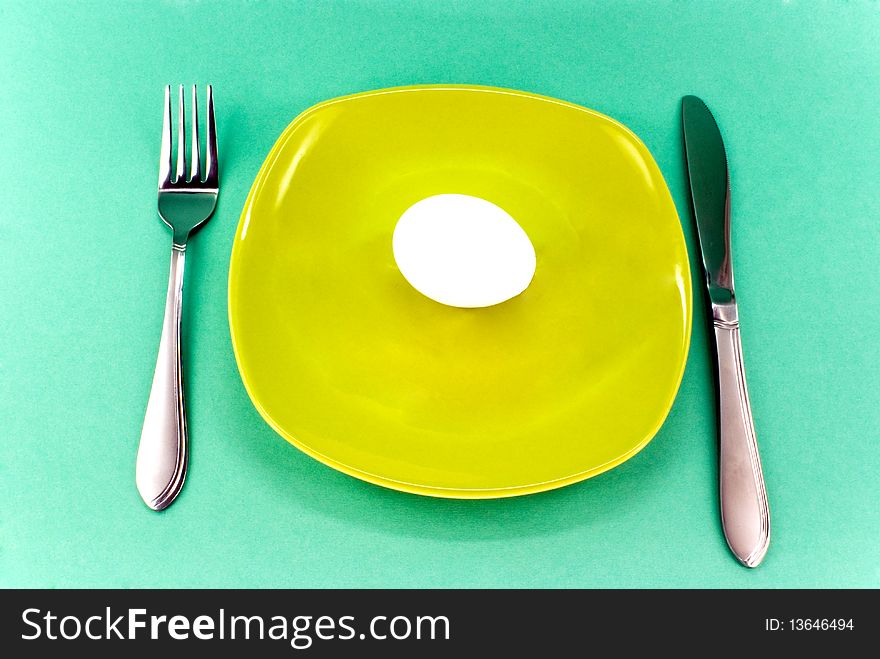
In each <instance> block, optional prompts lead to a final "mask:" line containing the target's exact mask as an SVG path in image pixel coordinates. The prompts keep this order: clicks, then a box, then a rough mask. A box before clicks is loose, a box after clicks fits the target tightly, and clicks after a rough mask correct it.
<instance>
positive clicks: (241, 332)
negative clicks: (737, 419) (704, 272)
mask: <svg viewBox="0 0 880 659" xmlns="http://www.w3.org/2000/svg"><path fill="white" fill-rule="evenodd" d="M446 193H459V194H466V195H473V196H476V197H480V198H483V199H487V200H489V201H491V202H493V203H494V204H497V205H498V206H500V207H501V208H503V209H504V210H506V211H507V212H508V213H509V214H510V215H511V216H512V217H513V218H514V219H515V220H516V221H517V222H518V223H519V224H520V225H521V226H522V227H523V229H524V230H525V232H526V234H527V235H528V237H529V238H530V240H531V242H532V244H533V245H534V248H535V252H536V255H537V268H536V271H535V276H534V279H533V280H532V283H531V285H530V286H529V287H528V288H527V289H526V290H525V291H524V292H523V293H522V294H520V295H518V296H517V297H514V298H512V299H510V300H508V301H507V302H504V303H502V304H499V305H496V306H492V307H487V308H478V309H462V308H457V307H450V306H446V305H443V304H439V303H437V302H435V301H433V300H431V299H429V298H427V297H425V296H423V295H422V294H420V293H419V292H417V291H416V290H415V289H414V288H413V287H412V286H410V285H409V283H408V282H407V281H406V279H404V277H403V275H402V274H401V272H400V271H399V270H398V268H397V266H396V264H395V261H394V257H393V254H392V234H393V231H394V228H395V224H396V223H397V220H398V219H399V218H400V216H401V214H402V213H403V212H404V211H405V210H406V209H407V208H409V207H410V206H411V205H413V204H414V203H416V202H417V201H419V200H421V199H424V198H426V197H429V196H432V195H437V194H446ZM229 322H230V328H231V332H232V342H233V346H234V350H235V356H236V360H237V362H238V367H239V370H240V372H241V376H242V380H243V381H244V384H245V387H246V388H247V391H248V394H249V395H250V397H251V400H252V401H253V403H254V405H255V406H256V407H257V409H258V410H259V411H260V414H262V416H263V417H264V418H265V419H266V421H267V422H268V423H269V424H270V425H271V426H272V427H273V428H274V429H275V430H276V431H277V432H278V433H279V434H280V435H281V436H282V437H284V438H285V439H287V440H288V441H290V442H291V443H292V444H294V445H296V446H297V447H299V448H300V449H302V450H303V451H305V452H306V453H308V454H309V455H311V456H312V457H314V458H316V459H318V460H320V461H322V462H324V463H326V464H328V465H330V466H332V467H334V468H336V469H339V470H341V471H344V472H346V473H348V474H351V475H353V476H356V477H358V478H362V479H364V480H367V481H370V482H373V483H377V484H379V485H384V486H386V487H391V488H395V489H399V490H404V491H407V492H414V493H418V494H428V495H433V496H446V497H461V498H481V497H502V496H512V495H518V494H527V493H530V492H538V491H541V490H547V489H551V488H554V487H559V486H562V485H566V484H568V483H573V482H575V481H579V480H582V479H584V478H588V477H590V476H593V475H595V474H598V473H600V472H602V471H605V470H607V469H610V468H611V467H613V466H615V465H617V464H620V463H621V462H623V461H624V460H626V459H627V458H629V457H631V456H633V455H634V454H635V453H637V452H638V451H639V450H640V449H641V448H642V447H644V446H645V444H647V443H648V442H649V441H650V439H651V438H652V437H653V436H654V434H655V433H656V432H657V430H658V429H659V427H660V425H661V424H662V423H663V420H664V419H665V418H666V415H667V414H668V412H669V409H670V407H671V405H672V402H673V399H674V398H675V394H676V391H677V390H678V386H679V383H680V381H681V377H682V372H683V370H684V364H685V359H686V356H687V350H688V344H689V340H690V330H691V285H690V274H689V266H688V259H687V253H686V249H685V242H684V237H683V235H682V231H681V227H680V225H679V221H678V216H677V214H676V211H675V207H674V205H673V203H672V199H671V197H670V194H669V190H668V189H667V187H666V184H665V182H664V180H663V176H662V175H661V173H660V171H659V169H658V168H657V165H656V163H655V162H654V160H653V158H652V157H651V154H650V153H649V152H648V150H647V149H646V148H645V146H644V144H642V142H641V141H640V140H639V139H638V138H637V137H636V136H635V135H634V134H633V133H632V132H630V131H629V130H628V129H627V128H626V127H625V126H623V125H622V124H620V123H618V122H616V121H614V120H613V119H610V118H609V117H606V116H604V115H602V114H599V113H597V112H594V111H592V110H588V109H586V108H583V107H580V106H577V105H573V104H571V103H566V102H562V101H558V100H555V99H550V98H545V97H541V96H536V95H534V94H528V93H524V92H518V91H511V90H504V89H495V88H488V87H471V86H424V87H404V88H398V89H387V90H381V91H375V92H368V93H362V94H356V95H354V96H347V97H344V98H339V99H334V100H331V101H327V102H324V103H321V104H319V105H316V106H314V107H313V108H311V109H309V110H307V111H306V112H304V113H303V114H301V115H300V116H299V117H297V118H296V119H295V120H294V121H293V123H291V124H290V126H288V127H287V129H286V130H285V131H284V132H283V133H282V135H281V137H280V138H279V139H278V142H277V143H276V144H275V146H274V147H273V149H272V151H271V152H270V153H269V156H268V157H267V159H266V162H265V163H264V164H263V167H262V169H261V170H260V172H259V174H258V176H257V179H256V181H255V182H254V185H253V187H252V189H251V192H250V195H249V196H248V199H247V202H246V204H245V208H244V211H243V213H242V216H241V221H240V223H239V226H238V231H237V234H236V238H235V243H234V246H233V250H232V261H231V264H230V273H229Z"/></svg>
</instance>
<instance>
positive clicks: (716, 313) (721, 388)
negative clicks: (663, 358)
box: [681, 96, 770, 567]
mask: <svg viewBox="0 0 880 659" xmlns="http://www.w3.org/2000/svg"><path fill="white" fill-rule="evenodd" d="M681 116H682V130H683V133H684V144H685V154H686V159H687V172H688V180H689V183H690V190H691V200H692V202H693V209H694V217H695V218H696V223H697V234H698V236H699V243H700V252H701V255H702V257H703V270H704V272H705V276H706V287H707V289H708V291H709V302H710V303H711V311H712V325H713V329H714V334H715V348H716V350H715V354H716V359H717V368H718V402H719V409H718V420H719V486H720V487H719V490H720V498H721V523H722V527H723V529H724V536H725V538H726V540H727V544H728V546H729V547H730V549H731V551H732V552H733V553H734V555H735V556H736V557H737V559H738V560H739V561H740V562H741V563H742V564H743V565H745V566H747V567H757V566H758V565H759V564H760V563H761V561H762V560H763V559H764V556H765V555H766V553H767V548H768V546H769V544H770V509H769V505H768V502H767V490H766V487H765V485H764V475H763V470H762V468H761V459H760V456H759V454H758V443H757V438H756V436H755V426H754V420H753V418H752V410H751V405H750V403H749V394H748V388H747V387H746V376H745V367H744V365H743V356H742V342H741V339H740V326H739V310H738V309H737V305H736V294H735V292H734V286H733V257H732V250H731V239H730V175H729V172H728V167H727V154H726V151H725V149H724V141H723V140H722V138H721V131H720V130H719V128H718V124H717V123H716V121H715V118H714V117H713V116H712V113H711V112H710V111H709V108H708V107H707V106H706V104H705V103H704V102H703V101H702V100H701V99H699V98H697V97H696V96H685V97H684V98H683V99H682V102H681Z"/></svg>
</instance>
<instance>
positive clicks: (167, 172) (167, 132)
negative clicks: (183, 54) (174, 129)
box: [159, 85, 171, 188]
mask: <svg viewBox="0 0 880 659" xmlns="http://www.w3.org/2000/svg"><path fill="white" fill-rule="evenodd" d="M169 183H171V85H165V115H164V117H163V118H162V149H161V150H160V151H159V187H160V188H161V187H163V186H165V185H168V184H169Z"/></svg>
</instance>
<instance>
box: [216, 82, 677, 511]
mask: <svg viewBox="0 0 880 659" xmlns="http://www.w3.org/2000/svg"><path fill="white" fill-rule="evenodd" d="M419 91H473V92H483V93H491V94H503V95H509V96H517V97H525V98H530V99H533V100H539V101H544V102H549V103H552V104H555V105H560V106H563V107H568V108H571V109H574V110H577V111H580V112H584V113H586V114H589V115H592V116H594V117H596V118H599V119H601V120H604V121H608V122H610V123H611V124H613V125H614V126H616V127H618V128H619V129H621V130H623V131H624V132H625V133H626V134H627V135H628V136H629V137H630V139H632V141H633V142H634V143H635V144H636V145H637V146H638V147H639V149H640V150H642V151H644V152H645V153H646V154H647V155H648V156H650V158H651V162H653V163H654V166H655V167H656V168H657V172H658V173H659V174H660V177H661V179H662V180H663V183H664V186H665V189H666V195H667V196H668V197H669V202H670V206H671V208H672V210H673V213H674V214H675V217H676V219H677V220H678V222H677V226H678V239H679V240H680V242H681V246H682V254H683V255H684V259H683V264H684V266H685V271H686V273H687V275H688V276H687V277H682V278H681V281H683V282H684V287H685V289H686V290H685V294H684V296H683V300H684V302H685V306H686V313H685V327H684V331H685V336H684V341H683V350H682V359H681V366H680V368H679V372H678V376H677V378H676V381H675V386H674V387H672V390H671V391H672V393H671V396H670V399H669V401H667V403H666V404H665V405H664V408H665V409H664V411H663V412H662V414H660V415H658V416H659V419H658V421H657V423H656V424H655V425H654V427H652V429H651V430H650V431H649V432H647V433H645V436H644V437H643V438H642V440H641V441H640V442H639V443H638V444H637V445H636V446H634V447H633V448H631V449H630V450H628V451H625V452H624V453H622V454H621V455H619V456H617V457H615V458H613V459H611V460H609V461H607V462H605V463H603V464H601V465H597V466H595V467H591V468H590V469H586V470H584V471H581V472H578V473H575V474H571V475H568V476H563V477H561V478H558V479H552V480H549V481H542V482H538V483H530V484H527V485H513V486H509V487H500V488H499V487H495V488H455V487H438V486H434V485H424V484H420V483H410V482H407V481H402V480H398V479H393V478H388V477H387V476H381V475H379V474H374V473H371V472H368V471H365V470H363V469H358V468H356V467H352V466H351V465H348V464H346V463H344V462H340V461H339V460H336V459H334V458H331V457H330V456H328V455H325V454H323V453H321V452H320V451H317V450H315V449H314V448H312V447H310V446H308V445H307V444H305V443H304V442H302V441H300V440H298V439H297V438H296V437H295V436H294V435H293V434H291V433H290V432H288V431H287V430H285V429H284V428H282V427H281V425H280V424H279V423H277V422H276V421H275V420H274V419H273V418H272V416H271V415H270V414H269V413H268V411H267V410H266V409H265V408H264V407H263V405H262V404H261V403H260V401H259V400H258V398H257V396H256V395H255V394H254V392H253V391H252V389H251V386H250V384H249V382H248V378H247V377H246V375H245V369H243V368H242V363H241V357H240V355H239V346H238V341H237V340H236V337H235V327H234V322H233V318H232V316H233V285H232V284H233V282H232V278H233V272H234V270H235V267H234V265H235V262H236V260H237V255H238V253H239V251H240V249H241V248H240V244H241V243H242V242H243V241H242V238H243V236H244V235H245V234H246V233H247V227H248V224H249V222H250V211H251V208H252V204H253V198H254V196H255V195H256V192H257V190H258V189H259V188H260V187H262V184H263V182H264V180H265V178H266V177H267V176H268V173H269V171H270V170H271V169H272V167H273V166H274V164H275V161H276V160H277V158H278V156H279V154H280V153H281V151H282V150H283V149H284V146H285V145H286V143H287V141H288V140H289V139H290V138H291V136H292V135H293V133H294V132H295V131H296V129H297V128H298V127H299V126H300V124H302V123H303V122H304V121H305V120H306V119H307V118H308V117H309V116H311V115H312V114H314V113H316V112H318V111H320V110H323V109H324V108H326V107H329V106H331V105H336V104H339V103H344V102H347V101H352V100H357V99H361V98H367V97H371V96H381V95H386V94H394V93H408V92H419ZM226 303H227V320H228V323H229V335H230V339H231V342H232V352H233V355H234V357H235V365H236V368H237V370H238V374H239V377H240V378H241V381H242V384H243V385H244V388H245V391H246V392H247V395H248V398H249V399H250V401H251V404H252V405H253V406H254V408H255V409H256V410H257V412H258V413H259V415H260V416H261V417H262V418H263V420H264V421H265V422H266V423H267V424H268V425H269V427H270V428H272V430H274V431H275V433H276V434H278V435H280V436H281V437H282V438H283V439H284V440H286V441H287V442H288V443H290V444H292V445H293V446H294V447H296V448H297V449H299V450H300V451H302V452H303V453H305V454H306V455H308V456H309V457H311V458H312V459H314V460H317V461H318V462H320V463H322V464H324V465H326V466H328V467H330V468H332V469H335V470H336V471H339V472H342V473H344V474H347V475H349V476H353V477H354V478H357V479H359V480H362V481H365V482H368V483H371V484H373V485H379V486H381V487H385V488H388V489H392V490H396V491H399V492H405V493H408V494H417V495H423V496H431V497H437V498H448V499H499V498H508V497H516V496H524V495H528V494H537V493H539V492H546V491H549V490H554V489H558V488H561V487H565V486H567V485H573V484H574V483H578V482H581V481H584V480H587V479H588V478H592V477H594V476H598V475H599V474H602V473H604V472H606V471H609V470H611V469H613V468H614V467H617V466H618V465H620V464H622V463H624V462H626V461H627V460H629V459H630V458H632V457H633V456H635V455H636V454H638V453H639V452H641V451H642V449H644V448H645V446H647V445H648V444H649V443H650V442H651V440H653V439H654V437H656V435H657V433H658V432H659V431H660V429H661V428H662V426H663V424H664V423H665V422H666V419H667V418H668V417H669V413H670V412H671V411H672V407H673V406H674V404H675V400H676V398H677V397H678V393H679V391H680V389H681V383H682V380H683V378H684V373H685V370H686V367H687V361H688V356H689V355H690V346H691V338H692V329H693V306H694V305H693V285H692V271H691V262H690V255H689V254H688V249H687V240H686V238H685V235H684V227H683V226H682V224H681V218H680V217H679V214H678V208H677V207H676V205H675V202H674V200H673V199H672V193H671V190H670V189H669V185H668V183H666V177H665V176H663V172H662V170H661V169H660V167H659V165H657V161H656V160H655V159H654V156H653V154H652V153H651V152H650V150H649V149H648V147H647V146H646V145H645V143H644V142H642V140H641V139H640V138H639V136H638V135H636V134H635V133H634V132H633V131H632V130H631V129H630V128H629V127H628V126H626V125H625V124H623V123H621V122H620V121H618V120H616V119H614V118H613V117H609V116H608V115H606V114H603V113H601V112H599V111H597V110H593V109H591V108H587V107H584V106H582V105H577V104H576V103H571V102H569V101H564V100H561V99H558V98H554V97H552V96H544V95H542V94H536V93H533V92H526V91H521V90H516V89H509V88H505V87H495V86H489V85H474V84H443V83H440V84H416V85H402V86H397V87H387V88H382V89H374V90H369V91H362V92H356V93H353V94H346V95H343V96H337V97H334V98H330V99H326V100H324V101H320V102H318V103H316V104H314V105H311V106H309V107H308V108H306V109H305V110H303V111H302V112H300V113H299V114H298V115H297V116H296V117H294V119H293V120H292V121H291V122H290V123H289V124H288V125H287V126H286V127H285V128H284V130H283V131H282V132H281V134H280V135H279V136H278V138H277V139H276V140H275V143H274V144H273V145H272V148H271V149H270V150H269V152H268V154H266V157H265V158H264V159H263V163H262V164H261V165H260V169H259V171H258V172H257V176H256V177H255V178H254V182H253V183H252V184H251V187H250V190H249V191H248V194H247V197H246V198H245V202H244V206H243V208H242V212H241V215H240V216H239V221H238V225H237V226H236V230H235V236H234V237H233V242H232V250H231V253H230V257H229V272H228V275H227V298H226Z"/></svg>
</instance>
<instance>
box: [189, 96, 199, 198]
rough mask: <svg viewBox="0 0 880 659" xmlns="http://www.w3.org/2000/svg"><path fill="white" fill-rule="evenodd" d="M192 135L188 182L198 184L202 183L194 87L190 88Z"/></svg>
mask: <svg viewBox="0 0 880 659" xmlns="http://www.w3.org/2000/svg"><path fill="white" fill-rule="evenodd" d="M192 134H193V136H192V150H191V152H190V154H189V157H190V160H191V163H190V170H189V180H190V181H193V182H195V183H200V182H201V181H202V159H201V154H200V153H199V151H200V149H199V96H198V92H197V91H196V86H195V85H193V88H192Z"/></svg>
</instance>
